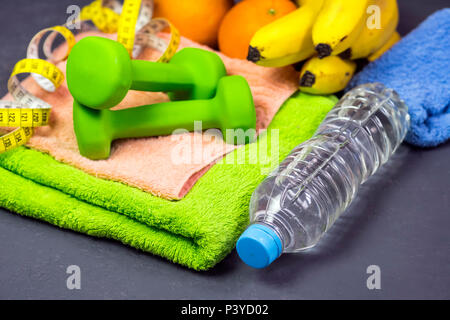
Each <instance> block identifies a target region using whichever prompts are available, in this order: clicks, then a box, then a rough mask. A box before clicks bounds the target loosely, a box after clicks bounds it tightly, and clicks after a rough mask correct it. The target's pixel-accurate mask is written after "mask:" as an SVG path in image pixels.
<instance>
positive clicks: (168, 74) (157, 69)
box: [131, 60, 194, 92]
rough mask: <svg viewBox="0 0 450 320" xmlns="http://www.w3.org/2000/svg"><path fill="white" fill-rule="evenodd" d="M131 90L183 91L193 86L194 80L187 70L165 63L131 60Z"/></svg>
mask: <svg viewBox="0 0 450 320" xmlns="http://www.w3.org/2000/svg"><path fill="white" fill-rule="evenodd" d="M131 68H132V74H133V81H132V83H131V89H132V90H138V91H154V92H157V91H162V92H169V91H183V90H190V89H192V88H193V85H194V81H193V78H192V74H191V73H190V72H189V70H187V69H184V68H182V67H180V66H176V65H171V64H167V63H158V62H151V61H145V60H133V61H131Z"/></svg>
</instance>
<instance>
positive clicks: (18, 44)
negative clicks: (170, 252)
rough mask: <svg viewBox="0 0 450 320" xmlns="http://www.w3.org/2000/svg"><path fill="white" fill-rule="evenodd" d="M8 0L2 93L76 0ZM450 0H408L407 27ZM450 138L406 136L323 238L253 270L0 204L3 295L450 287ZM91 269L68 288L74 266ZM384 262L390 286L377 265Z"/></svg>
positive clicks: (430, 290)
mask: <svg viewBox="0 0 450 320" xmlns="http://www.w3.org/2000/svg"><path fill="white" fill-rule="evenodd" d="M74 3H76V4H80V5H82V4H86V3H88V1H80V0H59V1H49V0H47V1H44V0H41V1H31V0H30V1H24V0H14V1H12V0H2V1H1V4H0V6H1V9H0V30H1V31H0V43H1V49H0V84H2V85H1V86H0V94H1V95H3V94H4V93H6V81H7V78H8V76H9V73H10V71H11V69H12V66H13V64H14V63H15V62H16V61H17V60H18V59H20V58H23V57H24V56H25V51H26V45H27V43H28V41H29V40H30V39H31V37H32V36H33V35H34V33H35V32H37V31H38V30H40V29H42V28H44V27H48V26H51V25H55V24H58V23H61V22H63V21H64V20H65V19H66V15H65V11H66V8H67V6H68V5H69V4H74ZM446 3H447V1H437V0H433V1H431V0H429V1H426V2H425V1H422V0H417V1H410V0H400V7H401V25H400V27H399V29H400V31H401V32H402V33H403V34H404V33H406V32H408V31H409V30H411V28H413V27H414V26H415V25H417V24H418V23H419V22H420V21H422V20H423V19H424V18H425V17H426V16H427V15H428V14H430V13H432V12H433V11H435V10H437V9H439V8H441V7H443V6H445V4H446ZM449 159H450V144H449V143H447V144H445V145H443V146H441V147H439V148H436V149H430V150H421V149H415V148H412V147H409V146H402V147H401V148H400V149H399V151H398V153H397V154H396V155H395V156H394V158H393V159H392V161H391V162H390V163H389V164H388V165H387V166H386V167H384V168H383V169H382V170H381V171H380V172H379V173H378V174H377V175H376V176H375V177H373V179H370V180H369V182H368V183H367V184H366V185H364V186H363V188H362V190H361V192H360V193H359V196H358V198H357V200H356V201H355V203H354V204H353V205H352V207H351V208H350V209H349V210H348V212H347V213H346V214H345V215H343V216H342V217H341V218H340V219H339V220H338V222H337V223H336V225H335V226H334V227H333V228H332V229H331V230H330V232H329V233H328V234H327V235H326V237H325V238H324V239H323V240H322V241H321V243H320V244H319V246H318V247H316V248H315V249H313V250H310V251H308V252H305V253H302V254H297V255H285V256H283V257H281V258H280V259H279V261H277V262H275V263H274V264H273V265H272V266H271V267H270V268H268V269H265V270H253V269H251V268H249V267H247V266H245V265H244V264H243V263H241V262H240V261H239V259H238V257H237V255H236V253H235V252H233V253H232V254H231V255H230V256H228V257H227V258H226V259H225V260H224V261H223V262H222V263H220V264H219V265H218V266H217V267H216V268H214V269H213V270H211V271H209V272H205V273H197V272H193V271H190V270H187V269H184V268H182V267H179V266H177V265H174V264H171V263H169V262H166V261H165V260H163V259H160V258H158V257H154V256H152V255H149V254H145V253H142V252H138V251H136V250H134V249H130V248H127V247H125V246H123V245H121V244H120V243H116V242H113V241H108V240H101V239H95V238H91V237H88V236H85V235H80V234H77V233H74V232H70V231H65V230H59V229H57V228H55V227H53V226H51V225H49V224H46V223H42V222H39V221H36V220H33V219H29V218H23V217H20V216H17V215H15V214H11V213H8V212H7V211H5V210H3V209H0V298H25V299H31V298H41V299H42V298H43V299H49V298H62V299H79V298H82V299H89V298H97V299H103V298H112V299H121V298H131V299H133V298H153V299H170V298H173V299H178V298H182V299H189V298H192V299H223V298H224V299H225V298H227V299H257V298H258V299H329V298H337V299H345V298H356V299H380V298H388V299H392V298H393V299H398V298H426V299H428V298H439V299H443V298H445V299H449V298H450V292H449V290H450V289H449V288H450V273H449V270H450V269H449V265H450V232H449V231H448V230H449V226H450V209H449V208H450V197H449V194H450V163H449ZM69 265H78V266H80V268H81V290H72V291H70V290H68V289H67V287H66V279H67V276H68V275H67V274H66V268H67V267H68V266H69ZM369 265H378V266H380V268H381V286H382V289H381V290H373V291H370V290H368V289H367V287H366V279H367V277H368V275H367V274H366V268H367V267H368V266H369Z"/></svg>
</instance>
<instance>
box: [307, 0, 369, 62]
mask: <svg viewBox="0 0 450 320" xmlns="http://www.w3.org/2000/svg"><path fill="white" fill-rule="evenodd" d="M368 4H369V0H325V2H324V4H323V7H322V10H321V12H320V14H319V15H318V16H317V19H316V22H315V23H314V26H313V31H312V38H313V42H314V46H315V48H316V51H317V52H318V55H319V57H320V58H323V57H327V56H329V55H337V54H339V53H341V52H343V51H345V50H347V49H348V48H350V46H351V45H352V44H353V43H354V42H355V41H356V40H357V39H358V37H359V34H360V33H361V31H362V29H363V26H364V25H365V23H366V19H365V18H366V11H367V7H368Z"/></svg>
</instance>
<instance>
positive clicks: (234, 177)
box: [0, 93, 337, 270]
mask: <svg viewBox="0 0 450 320" xmlns="http://www.w3.org/2000/svg"><path fill="white" fill-rule="evenodd" d="M336 101H337V99H336V98H335V97H333V96H330V97H321V96H310V95H307V94H302V93H297V94H295V95H294V96H293V97H292V98H291V99H289V100H288V101H287V102H286V103H285V104H284V106H283V107H282V109H281V110H280V111H279V112H278V114H277V116H276V117H275V119H274V120H273V122H272V123H271V125H270V127H269V129H268V132H267V134H262V135H260V137H259V139H258V142H257V143H254V144H250V145H247V146H245V147H242V148H239V149H237V150H235V151H234V152H232V153H230V154H228V155H227V156H226V157H225V158H224V160H223V161H222V162H221V163H219V164H216V165H214V166H213V167H212V168H211V169H210V170H209V171H208V172H207V173H206V174H205V175H204V176H203V177H202V178H201V179H200V180H199V181H198V182H197V183H196V185H195V186H194V188H193V189H192V190H191V191H190V192H189V194H188V195H187V196H186V197H185V198H184V199H182V200H180V201H169V200H164V199H161V198H158V197H155V196H152V195H151V194H148V193H145V192H143V191H141V190H139V189H136V188H133V187H129V186H126V185H124V184H121V183H118V182H112V181H107V180H102V179H98V178H95V177H93V176H91V175H88V174H86V173H85V172H83V171H81V170H78V169H76V168H73V167H71V166H69V165H66V164H63V163H60V162H58V161H56V160H54V159H53V158H52V157H50V156H49V155H46V154H43V153H40V152H38V151H35V150H31V149H28V148H23V147H22V148H18V149H15V150H12V151H10V152H7V153H4V154H2V155H0V205H1V206H2V207H5V208H7V209H9V210H11V211H15V212H17V213H19V214H21V215H25V216H30V217H33V218H36V219H40V220H44V221H47V222H49V223H51V224H53V225H56V226H59V227H61V228H66V229H71V230H74V231H78V232H82V233H85V234H88V235H92V236H97V237H105V238H111V239H116V240H119V241H121V242H122V243H124V244H127V245H130V246H132V247H135V248H138V249H141V250H143V251H146V252H151V253H153V254H156V255H159V256H162V257H165V258H167V259H169V260H171V261H173V262H176V263H179V264H181V265H184V266H187V267H190V268H193V269H195V270H207V269H209V268H211V267H213V266H214V265H215V264H217V263H218V262H219V261H221V260H222V259H223V258H224V257H225V256H226V255H227V254H228V253H229V252H230V251H231V250H232V249H233V248H234V245H235V242H236V240H237V238H238V237H239V235H240V234H241V233H242V232H243V231H244V229H245V227H246V225H247V223H248V205H249V200H250V197H251V194H252V192H253V190H254V189H255V187H256V186H257V185H258V184H259V183H260V182H261V181H262V180H263V179H264V177H265V175H266V174H267V173H268V172H269V171H268V169H269V168H273V167H274V166H275V165H277V164H278V162H279V161H280V160H282V158H284V157H285V156H286V155H287V154H288V153H289V152H290V151H291V149H292V148H294V147H295V146H296V145H297V144H298V143H300V142H301V141H304V140H306V139H308V138H309V137H311V136H312V134H313V133H314V131H315V129H316V128H317V127H318V125H319V124H320V122H321V121H322V119H323V118H324V117H325V115H326V113H327V112H328V111H329V110H330V109H331V108H332V107H333V105H334V104H335V103H336ZM274 129H279V153H278V152H273V153H270V152H269V157H271V158H274V157H275V158H277V159H273V160H272V161H271V162H270V163H265V162H266V161H265V160H266V159H265V158H266V157H264V158H263V157H260V156H258V155H257V154H259V152H255V150H258V147H259V148H261V149H263V150H265V149H266V147H265V146H266V144H267V149H268V150H269V151H270V150H272V149H273V150H277V149H278V147H277V146H276V145H272V143H273V141H272V137H276V135H277V133H276V131H274V132H272V130H274ZM275 140H276V139H275ZM275 142H276V141H275ZM272 147H273V148H272ZM262 153H264V152H262ZM239 157H241V158H239ZM233 159H239V160H240V162H239V163H241V162H242V160H243V159H245V161H244V164H231V163H233Z"/></svg>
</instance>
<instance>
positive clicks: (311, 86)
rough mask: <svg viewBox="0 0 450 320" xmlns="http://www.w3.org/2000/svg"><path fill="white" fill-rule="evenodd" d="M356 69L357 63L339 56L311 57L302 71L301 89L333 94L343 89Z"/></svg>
mask: <svg viewBox="0 0 450 320" xmlns="http://www.w3.org/2000/svg"><path fill="white" fill-rule="evenodd" d="M355 70H356V63H355V62H354V61H351V60H344V59H342V58H340V57H339V56H329V57H325V58H322V59H320V58H319V57H313V58H311V59H309V60H308V61H307V62H306V63H305V65H304V66H303V68H302V71H301V73H300V91H303V92H306V93H312V94H331V93H336V92H339V91H341V90H343V89H344V88H345V87H346V86H347V84H348V82H349V81H350V79H351V78H352V77H353V74H354V73H355Z"/></svg>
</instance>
